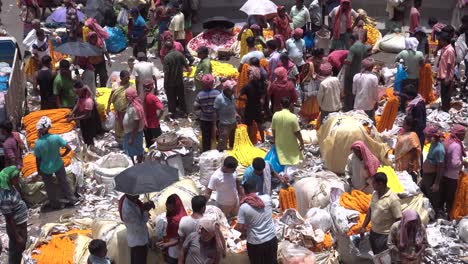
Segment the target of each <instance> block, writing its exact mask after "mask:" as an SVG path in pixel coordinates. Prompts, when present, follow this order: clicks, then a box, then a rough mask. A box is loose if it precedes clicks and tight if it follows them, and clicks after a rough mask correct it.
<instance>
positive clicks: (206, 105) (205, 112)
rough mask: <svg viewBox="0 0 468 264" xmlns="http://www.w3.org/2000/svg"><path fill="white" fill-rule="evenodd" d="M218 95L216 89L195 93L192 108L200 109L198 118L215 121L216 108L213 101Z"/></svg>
mask: <svg viewBox="0 0 468 264" xmlns="http://www.w3.org/2000/svg"><path fill="white" fill-rule="evenodd" d="M218 95H219V91H218V90H209V91H206V90H203V91H201V92H199V93H198V94H197V97H196V98H195V103H194V108H195V109H196V110H198V109H200V110H201V114H200V120H202V121H216V109H215V108H214V101H215V99H216V97H217V96H218Z"/></svg>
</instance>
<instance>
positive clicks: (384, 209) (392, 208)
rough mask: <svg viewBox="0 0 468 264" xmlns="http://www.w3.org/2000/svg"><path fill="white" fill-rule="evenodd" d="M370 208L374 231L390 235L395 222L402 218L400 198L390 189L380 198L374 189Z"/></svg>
mask: <svg viewBox="0 0 468 264" xmlns="http://www.w3.org/2000/svg"><path fill="white" fill-rule="evenodd" d="M370 208H371V223H372V231H374V232H375V233H378V234H382V235H388V234H389V233H390V228H391V227H392V225H393V223H395V222H396V221H398V220H399V219H400V218H401V204H400V198H398V196H397V195H396V194H395V193H393V192H392V191H391V190H390V189H389V190H388V191H387V192H386V193H385V194H384V195H382V197H380V198H379V195H378V193H377V191H374V193H372V198H371V202H370Z"/></svg>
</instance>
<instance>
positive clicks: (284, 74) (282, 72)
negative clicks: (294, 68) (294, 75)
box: [275, 67, 288, 81]
mask: <svg viewBox="0 0 468 264" xmlns="http://www.w3.org/2000/svg"><path fill="white" fill-rule="evenodd" d="M275 75H276V78H277V80H278V81H286V80H287V79H288V71H287V70H286V68H284V67H278V68H276V69H275Z"/></svg>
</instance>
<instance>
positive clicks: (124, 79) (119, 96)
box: [107, 70, 131, 144]
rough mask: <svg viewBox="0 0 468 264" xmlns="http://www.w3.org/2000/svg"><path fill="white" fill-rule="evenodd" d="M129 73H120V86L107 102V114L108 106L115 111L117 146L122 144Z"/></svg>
mask: <svg viewBox="0 0 468 264" xmlns="http://www.w3.org/2000/svg"><path fill="white" fill-rule="evenodd" d="M130 85H131V84H130V73H129V72H128V71H125V70H123V71H121V72H120V84H119V86H118V87H117V89H115V90H114V91H112V93H111V95H110V97H109V101H108V102H107V114H108V115H109V112H110V105H111V104H113V105H114V111H115V127H114V130H115V139H116V140H117V142H118V143H119V144H122V140H123V119H124V116H125V112H126V111H127V106H128V101H127V97H126V96H125V90H126V89H127V88H129V87H130Z"/></svg>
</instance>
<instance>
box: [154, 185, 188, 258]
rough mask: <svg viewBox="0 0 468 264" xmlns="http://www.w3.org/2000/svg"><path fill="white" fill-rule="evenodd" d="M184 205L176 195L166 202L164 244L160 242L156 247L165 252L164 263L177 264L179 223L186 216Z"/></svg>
mask: <svg viewBox="0 0 468 264" xmlns="http://www.w3.org/2000/svg"><path fill="white" fill-rule="evenodd" d="M186 215H187V212H186V211H185V208H184V204H183V203H182V200H181V199H180V197H179V196H178V195H177V194H172V195H170V196H169V197H167V200H166V218H167V228H166V236H165V237H164V242H160V243H159V244H158V247H160V248H161V249H162V250H164V251H165V254H164V260H165V261H166V263H169V264H172V263H177V259H178V257H179V249H178V247H179V223H180V219H182V217H184V216H186Z"/></svg>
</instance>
